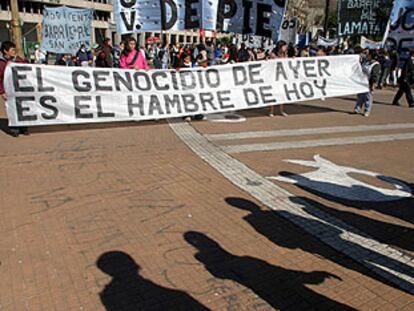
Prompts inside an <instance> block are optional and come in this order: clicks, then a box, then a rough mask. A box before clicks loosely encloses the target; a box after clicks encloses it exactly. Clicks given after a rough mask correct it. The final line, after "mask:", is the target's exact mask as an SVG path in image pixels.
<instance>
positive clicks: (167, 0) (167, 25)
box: [160, 0, 178, 30]
mask: <svg viewBox="0 0 414 311" xmlns="http://www.w3.org/2000/svg"><path fill="white" fill-rule="evenodd" d="M160 4H161V27H162V29H163V30H168V29H171V28H172V27H173V26H174V25H175V23H176V21H177V16H178V14H177V5H176V4H175V2H174V1H173V0H160ZM166 5H168V6H169V7H170V19H169V20H168V21H167V7H166Z"/></svg>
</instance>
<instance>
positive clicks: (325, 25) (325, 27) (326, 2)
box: [323, 0, 330, 38]
mask: <svg viewBox="0 0 414 311" xmlns="http://www.w3.org/2000/svg"><path fill="white" fill-rule="evenodd" d="M329 6H330V1H329V0H326V1H325V23H324V25H323V35H324V36H325V38H327V34H328V20H329Z"/></svg>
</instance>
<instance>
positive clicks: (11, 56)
mask: <svg viewBox="0 0 414 311" xmlns="http://www.w3.org/2000/svg"><path fill="white" fill-rule="evenodd" d="M0 51H1V54H2V56H1V57H0V102H5V101H6V100H7V95H6V90H5V89H4V74H5V71H6V67H7V66H8V65H9V64H11V63H26V61H25V60H24V59H23V58H20V57H19V56H17V54H16V45H15V44H14V43H13V42H10V41H4V42H3V43H2V45H1V48H0ZM6 132H8V134H10V135H12V136H14V137H17V136H19V134H24V135H29V130H28V129H27V127H10V128H8V130H7V131H6Z"/></svg>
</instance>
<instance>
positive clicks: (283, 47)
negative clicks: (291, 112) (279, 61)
mask: <svg viewBox="0 0 414 311" xmlns="http://www.w3.org/2000/svg"><path fill="white" fill-rule="evenodd" d="M287 51H288V45H287V43H286V42H285V41H283V40H280V41H278V42H277V44H276V47H275V48H274V49H273V51H272V53H271V54H270V58H271V59H276V58H287ZM269 109H270V111H269V117H273V116H274V115H275V106H274V105H273V106H270V107H269ZM279 109H280V114H281V115H282V116H284V117H287V116H288V114H287V113H286V112H284V110H283V105H279Z"/></svg>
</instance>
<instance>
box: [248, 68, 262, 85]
mask: <svg viewBox="0 0 414 311" xmlns="http://www.w3.org/2000/svg"><path fill="white" fill-rule="evenodd" d="M261 68H262V64H250V65H249V78H250V83H251V84H257V83H263V82H264V81H263V79H262V78H259V77H260V69H261Z"/></svg>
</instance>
